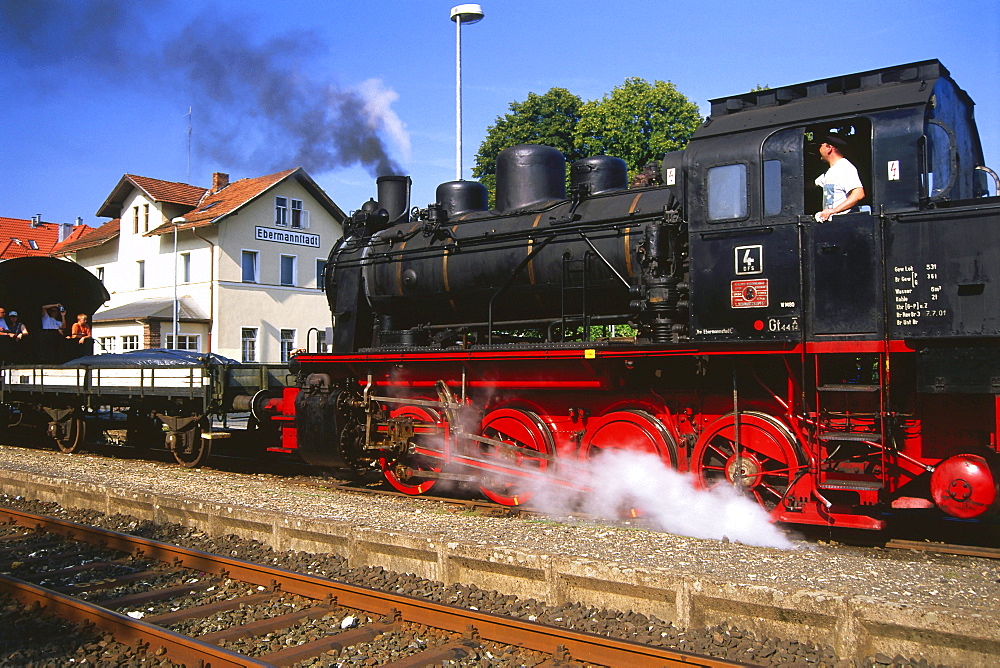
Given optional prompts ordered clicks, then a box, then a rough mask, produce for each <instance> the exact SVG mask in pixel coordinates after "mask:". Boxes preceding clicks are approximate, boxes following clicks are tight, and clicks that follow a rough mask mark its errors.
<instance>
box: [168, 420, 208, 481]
mask: <svg viewBox="0 0 1000 668" xmlns="http://www.w3.org/2000/svg"><path fill="white" fill-rule="evenodd" d="M181 419H183V418H181ZM193 422H194V423H193V424H191V426H189V427H186V428H179V430H178V431H177V434H176V436H177V438H176V440H175V441H174V443H173V444H172V445H171V447H170V451H171V452H172V453H173V455H174V459H176V460H177V463H178V464H180V465H181V466H183V467H184V468H189V469H190V468H195V467H198V466H201V465H202V464H204V463H205V461H206V460H207V459H208V457H209V455H211V454H212V439H210V438H202V434H203V433H204V432H205V429H206V428H207V427H208V421H207V420H205V419H200V420H194V421H193Z"/></svg>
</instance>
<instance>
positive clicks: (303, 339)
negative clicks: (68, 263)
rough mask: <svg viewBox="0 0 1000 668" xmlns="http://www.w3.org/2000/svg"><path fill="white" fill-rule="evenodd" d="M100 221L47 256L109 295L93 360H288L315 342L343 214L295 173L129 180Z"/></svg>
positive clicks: (324, 319)
mask: <svg viewBox="0 0 1000 668" xmlns="http://www.w3.org/2000/svg"><path fill="white" fill-rule="evenodd" d="M97 215H98V216H101V217H109V218H111V219H112V220H110V221H109V222H107V223H105V224H104V225H102V226H101V227H98V228H91V229H89V230H88V231H87V232H86V233H85V234H74V235H72V236H70V237H69V238H67V239H66V240H65V241H63V242H60V243H59V244H57V245H56V247H55V248H54V250H53V255H56V256H62V257H67V258H69V259H73V260H75V261H76V262H77V263H78V264H80V265H82V266H84V267H86V268H87V269H89V270H90V271H91V272H93V273H94V274H95V275H96V276H97V277H98V278H99V279H101V280H102V281H103V282H104V284H105V286H106V287H107V289H108V292H109V293H110V294H111V299H110V301H108V302H107V303H106V304H105V306H104V307H103V308H102V309H101V310H99V311H98V312H97V313H96V314H94V317H93V330H94V339H95V342H96V345H95V350H94V352H95V353H101V352H125V351H129V350H138V349H142V348H174V347H176V348H180V349H185V350H193V351H199V352H212V353H217V354H220V355H223V356H225V357H230V358H233V359H236V360H240V361H246V362H284V361H287V359H288V356H289V354H290V353H291V352H292V351H294V350H296V349H298V348H306V347H307V346H308V347H309V348H310V349H316V346H317V345H320V346H322V345H323V343H324V334H325V331H326V328H327V327H329V326H330V310H329V306H328V304H327V301H326V296H325V295H324V294H323V278H322V275H323V267H324V265H325V263H326V258H327V254H328V253H329V251H330V248H331V247H332V246H333V244H334V242H335V241H336V240H337V239H339V238H340V237H341V236H342V234H343V222H344V219H345V215H344V212H343V211H342V210H341V209H340V208H339V207H338V206H337V205H336V204H335V203H334V202H333V200H332V199H330V197H329V196H328V195H327V194H326V193H325V192H324V191H323V189H322V188H320V187H319V186H318V185H317V184H316V182H315V181H313V179H312V178H311V177H310V176H309V175H308V174H307V173H306V172H305V171H304V170H303V169H301V168H296V169H289V170H286V171H282V172H278V173H276V174H270V175H267V176H261V177H257V178H248V179H240V180H238V181H234V182H232V183H230V182H229V176H228V175H227V174H223V173H216V174H214V176H213V178H212V187H211V188H201V187H198V186H192V185H188V184H185V183H176V182H172V181H161V180H158V179H152V178H148V177H143V176H136V175H133V174H125V175H124V176H122V178H121V180H120V181H119V182H118V184H117V185H116V186H115V187H114V189H113V190H112V191H111V194H110V195H108V198H107V199H106V200H105V202H104V203H103V204H102V205H101V208H100V209H99V210H98V212H97ZM175 295H176V300H177V303H178V318H177V341H176V342H175V341H174V334H173V332H174V300H175ZM72 319H73V318H72V317H68V318H67V320H68V321H69V322H71V321H72Z"/></svg>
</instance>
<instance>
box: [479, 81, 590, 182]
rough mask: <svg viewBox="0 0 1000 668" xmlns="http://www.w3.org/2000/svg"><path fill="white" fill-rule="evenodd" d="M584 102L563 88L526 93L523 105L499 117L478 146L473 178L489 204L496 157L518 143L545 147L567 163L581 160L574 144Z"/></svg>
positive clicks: (513, 105)
mask: <svg viewBox="0 0 1000 668" xmlns="http://www.w3.org/2000/svg"><path fill="white" fill-rule="evenodd" d="M582 108H583V100H581V99H580V98H579V97H577V96H576V95H573V94H572V93H570V92H569V91H568V90H566V89H565V88H550V89H549V91H548V92H547V93H544V94H542V95H537V94H535V93H528V99H526V100H524V101H523V102H511V103H510V113H507V114H505V115H503V116H498V117H497V120H496V122H495V123H494V124H493V125H491V126H490V127H488V128H487V129H486V138H485V139H483V143H482V144H480V145H479V152H478V153H476V164H475V166H474V167H473V168H472V175H473V176H474V177H475V178H477V179H479V181H480V182H481V183H482V184H483V185H485V186H486V188H487V190H489V192H490V201H491V202H493V201H494V197H495V195H496V173H497V154H499V153H500V151H502V150H503V149H505V148H508V147H510V146H515V145H517V144H544V145H546V146H552V147H555V148H557V149H559V150H560V151H562V152H563V155H565V156H566V160H567V161H570V162H571V161H573V160H576V159H577V158H580V157H583V154H581V153H580V152H579V151H578V150H577V148H576V146H575V144H574V141H573V132H574V129H575V128H576V124H577V122H578V121H579V120H580V110H581V109H582Z"/></svg>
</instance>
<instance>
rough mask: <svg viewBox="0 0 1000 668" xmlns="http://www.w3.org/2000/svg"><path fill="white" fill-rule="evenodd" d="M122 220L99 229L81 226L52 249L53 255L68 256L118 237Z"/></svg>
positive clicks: (116, 220)
mask: <svg viewBox="0 0 1000 668" xmlns="http://www.w3.org/2000/svg"><path fill="white" fill-rule="evenodd" d="M120 225H121V219H120V218H115V219H114V220H110V221H108V222H106V223H104V224H103V225H101V226H100V227H98V228H93V227H86V226H83V225H81V226H79V227H76V228H75V229H74V230H73V234H71V235H69V236H68V237H66V238H65V239H63V241H62V242H61V243H58V244H56V246H55V248H53V249H52V254H53V255H68V254H69V253H75V252H76V251H78V250H83V249H84V248H94V247H95V246H100V245H101V244H103V243H105V242H107V241H111V240H112V239H114V238H115V237H117V236H118V233H119V228H120Z"/></svg>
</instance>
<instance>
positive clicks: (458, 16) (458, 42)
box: [451, 4, 483, 181]
mask: <svg viewBox="0 0 1000 668" xmlns="http://www.w3.org/2000/svg"><path fill="white" fill-rule="evenodd" d="M451 20H452V21H454V22H455V180H456V181H461V180H462V24H463V23H468V24H472V23H478V22H479V21H482V20H483V8H482V7H480V6H479V5H474V4H467V5H456V6H455V7H452V8H451Z"/></svg>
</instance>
